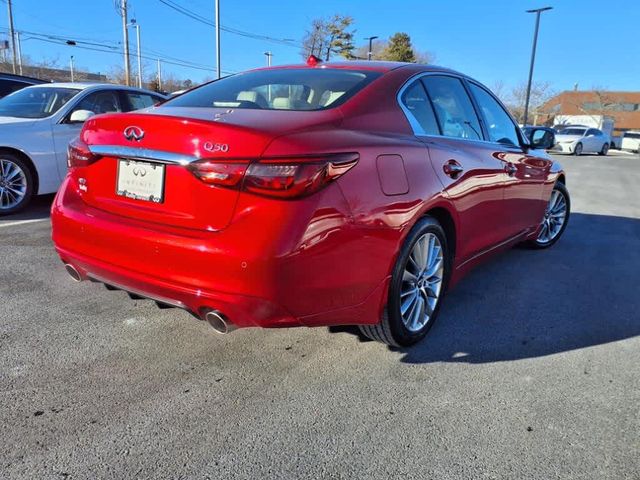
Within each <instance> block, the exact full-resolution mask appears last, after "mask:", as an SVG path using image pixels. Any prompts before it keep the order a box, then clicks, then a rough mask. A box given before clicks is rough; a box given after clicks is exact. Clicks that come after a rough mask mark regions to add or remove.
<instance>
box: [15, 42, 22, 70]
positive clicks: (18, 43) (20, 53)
mask: <svg viewBox="0 0 640 480" xmlns="http://www.w3.org/2000/svg"><path fill="white" fill-rule="evenodd" d="M16 41H17V43H16V45H17V46H18V72H19V73H20V75H22V44H21V43H20V32H16Z"/></svg>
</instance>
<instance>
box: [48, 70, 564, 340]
mask: <svg viewBox="0 0 640 480" xmlns="http://www.w3.org/2000/svg"><path fill="white" fill-rule="evenodd" d="M544 133H545V132H544V130H540V131H536V130H534V131H533V132H531V134H530V138H531V140H530V139H528V138H526V137H525V136H524V135H523V134H522V132H521V130H520V129H519V128H518V126H517V124H516V123H515V122H514V120H513V119H512V117H511V116H510V115H509V113H508V112H507V111H506V109H505V108H504V106H503V105H502V104H501V103H500V102H499V101H498V100H497V99H496V97H495V96H494V95H493V94H492V93H491V92H490V91H489V90H487V89H486V88H485V87H484V86H482V85H481V84H480V83H478V82H476V81H475V80H473V79H471V78H469V77H467V76H465V75H463V74H460V73H457V72H454V71H451V70H447V69H443V68H439V67H432V66H424V65H415V64H402V63H383V62H345V63H327V64H322V63H318V64H315V62H310V63H309V64H308V65H306V66H289V67H279V68H268V69H260V70H254V71H250V72H246V73H242V74H238V75H233V76H230V77H227V78H224V79H222V80H218V81H214V82H211V83H208V84H205V85H203V86H201V87H199V88H196V89H193V90H191V91H189V92H187V93H186V94H183V95H180V96H178V97H176V98H174V99H172V100H169V101H168V102H166V103H165V104H163V105H161V106H158V107H155V108H151V109H149V110H146V111H143V112H135V113H127V114H108V115H100V116H96V117H94V118H91V119H90V120H88V121H87V122H86V124H85V126H84V128H83V130H82V133H81V135H80V137H79V138H78V139H77V140H75V141H74V142H72V143H71V145H70V146H69V159H68V163H69V173H68V175H67V177H66V179H65V181H64V183H63V185H62V187H61V189H60V191H59V192H58V195H57V197H56V199H55V202H54V205H53V208H52V222H53V241H54V243H55V247H56V249H57V251H58V253H59V255H60V257H61V259H62V261H63V262H64V263H65V265H66V268H67V270H68V272H69V273H70V274H71V276H72V277H73V278H74V279H76V280H85V279H89V280H93V281H97V282H101V283H104V284H106V285H107V286H108V287H109V288H112V289H121V290H125V291H127V292H129V294H130V295H131V296H132V297H145V298H149V299H152V300H155V301H156V302H157V303H158V304H159V305H161V306H166V305H170V306H175V307H180V308H183V309H185V310H188V311H189V312H191V313H193V314H194V315H195V316H197V317H199V318H201V319H205V320H207V321H208V322H209V323H210V324H211V325H212V326H213V327H214V328H215V329H216V330H217V331H219V332H222V333H226V332H228V331H230V330H232V329H234V328H238V327H253V326H260V327H291V326H300V325H304V326H320V325H325V326H326V325H343V324H356V325H359V326H360V328H361V329H362V332H363V333H364V334H366V335H367V336H369V337H371V338H373V339H376V340H380V341H382V342H385V343H388V344H391V345H399V346H406V345H410V344H412V343H415V342H416V341H418V340H420V339H421V338H422V337H424V335H425V334H426V333H427V331H428V330H429V328H431V326H432V325H433V323H434V321H435V319H436V316H437V314H438V310H439V308H440V304H441V302H442V298H443V295H444V293H445V291H446V290H447V288H450V287H451V286H452V285H453V284H455V283H456V282H457V281H458V280H459V279H460V278H461V277H462V276H463V275H464V274H465V273H466V272H467V271H468V270H469V269H470V268H471V267H473V266H475V265H477V264H478V263H479V262H480V261H482V260H484V259H486V258H487V257H489V256H491V255H492V254H494V253H495V252H498V251H500V250H504V249H505V248H508V247H510V246H512V245H514V244H516V243H520V242H527V243H529V244H530V245H532V246H533V247H535V248H546V247H549V246H551V245H553V244H554V243H555V242H556V241H557V240H558V238H559V237H560V236H561V235H562V233H563V231H564V229H565V227H566V225H567V221H568V219H569V207H570V202H569V194H568V192H567V189H566V188H565V175H564V173H563V171H562V170H561V168H560V166H559V165H558V164H557V163H555V162H554V161H552V160H551V158H550V157H549V156H548V155H547V154H546V152H545V150H544V149H545V148H549V147H550V146H551V145H548V144H546V142H548V141H549V138H548V135H545V134H544Z"/></svg>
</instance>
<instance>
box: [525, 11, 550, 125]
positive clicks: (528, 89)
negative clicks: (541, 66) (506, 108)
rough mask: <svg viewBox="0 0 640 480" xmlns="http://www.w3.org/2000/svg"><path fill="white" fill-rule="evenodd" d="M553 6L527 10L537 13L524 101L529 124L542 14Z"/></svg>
mask: <svg viewBox="0 0 640 480" xmlns="http://www.w3.org/2000/svg"><path fill="white" fill-rule="evenodd" d="M552 8H553V7H543V8H536V9H533V10H527V13H535V14H536V28H535V31H534V32H533V48H532V49H531V64H530V65H529V81H528V82H527V97H526V99H525V101H524V125H525V126H526V125H527V120H528V117H529V100H530V98H531V80H532V79H533V64H534V62H535V61H536V46H537V45H538V28H539V27H540V14H541V13H542V12H545V11H547V10H551V9H552Z"/></svg>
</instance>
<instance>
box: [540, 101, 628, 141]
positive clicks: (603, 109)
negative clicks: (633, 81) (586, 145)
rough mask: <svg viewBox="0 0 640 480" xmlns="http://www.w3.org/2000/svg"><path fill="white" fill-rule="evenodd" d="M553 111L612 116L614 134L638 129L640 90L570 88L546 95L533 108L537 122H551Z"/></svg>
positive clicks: (566, 113) (552, 121)
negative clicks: (542, 103) (536, 108)
mask: <svg viewBox="0 0 640 480" xmlns="http://www.w3.org/2000/svg"><path fill="white" fill-rule="evenodd" d="M556 115H603V116H608V117H612V118H613V119H614V122H615V123H614V130H613V133H614V135H619V134H621V133H623V132H626V131H628V130H640V92H607V91H601V90H589V91H584V90H573V91H565V92H562V93H560V94H558V95H556V96H554V97H552V98H550V99H549V100H548V101H547V102H546V103H545V104H544V105H542V107H540V108H539V109H538V112H537V123H544V124H545V125H553V124H554V118H555V116H556Z"/></svg>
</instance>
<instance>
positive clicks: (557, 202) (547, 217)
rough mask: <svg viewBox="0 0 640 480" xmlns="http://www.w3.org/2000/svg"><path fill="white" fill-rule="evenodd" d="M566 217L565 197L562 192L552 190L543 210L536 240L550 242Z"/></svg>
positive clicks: (559, 230) (543, 242) (558, 231)
mask: <svg viewBox="0 0 640 480" xmlns="http://www.w3.org/2000/svg"><path fill="white" fill-rule="evenodd" d="M566 219H567V199H566V198H565V197H564V195H563V194H562V192H560V191H559V190H554V191H553V192H551V198H550V199H549V203H548V204H547V209H546V210H545V212H544V218H543V219H542V223H541V227H540V233H538V239H537V241H538V242H539V243H542V244H545V243H549V242H552V241H553V240H555V238H556V237H557V236H558V234H559V233H560V232H561V231H562V226H563V225H564V223H565V222H566Z"/></svg>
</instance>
